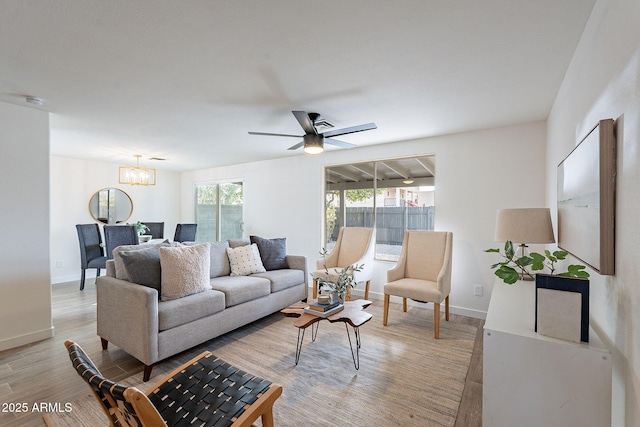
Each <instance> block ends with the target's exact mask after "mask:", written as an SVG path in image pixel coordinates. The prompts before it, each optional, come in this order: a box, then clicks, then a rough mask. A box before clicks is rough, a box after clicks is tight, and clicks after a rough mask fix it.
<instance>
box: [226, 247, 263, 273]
mask: <svg viewBox="0 0 640 427" xmlns="http://www.w3.org/2000/svg"><path fill="white" fill-rule="evenodd" d="M227 256H228V257H229V264H230V266H231V276H248V275H249V274H252V273H263V272H265V271H266V270H265V268H264V265H262V260H261V259H260V252H258V246H257V245H256V244H255V243H254V244H251V245H247V246H241V247H239V248H227Z"/></svg>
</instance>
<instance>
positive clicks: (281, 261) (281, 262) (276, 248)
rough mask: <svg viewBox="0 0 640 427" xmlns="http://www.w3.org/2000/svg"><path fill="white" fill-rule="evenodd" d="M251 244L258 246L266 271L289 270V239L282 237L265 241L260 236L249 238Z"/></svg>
mask: <svg viewBox="0 0 640 427" xmlns="http://www.w3.org/2000/svg"><path fill="white" fill-rule="evenodd" d="M249 239H250V240H251V243H255V244H256V245H258V251H259V252H260V258H261V259H262V265H264V268H265V270H267V271H270V270H280V269H283V268H289V266H288V265H287V261H286V256H287V239H286V238H284V237H280V238H277V239H264V238H262V237H258V236H249Z"/></svg>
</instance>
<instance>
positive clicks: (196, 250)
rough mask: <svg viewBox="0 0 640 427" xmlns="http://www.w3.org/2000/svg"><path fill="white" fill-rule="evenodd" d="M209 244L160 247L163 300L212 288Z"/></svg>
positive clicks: (161, 297)
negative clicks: (210, 282)
mask: <svg viewBox="0 0 640 427" xmlns="http://www.w3.org/2000/svg"><path fill="white" fill-rule="evenodd" d="M210 262H211V258H210V255H209V244H208V243H203V244H199V245H194V246H178V247H175V248H160V267H161V268H162V273H161V275H162V283H161V288H160V289H161V296H160V299H161V300H162V301H169V300H172V299H176V298H182V297H185V296H187V295H192V294H197V293H199V292H203V291H206V290H208V289H211V285H210V284H209V268H210Z"/></svg>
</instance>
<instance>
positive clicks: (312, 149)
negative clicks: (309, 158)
mask: <svg viewBox="0 0 640 427" xmlns="http://www.w3.org/2000/svg"><path fill="white" fill-rule="evenodd" d="M323 151H324V148H322V146H321V145H320V144H307V145H305V147H304V152H305V153H307V154H320V153H322V152H323Z"/></svg>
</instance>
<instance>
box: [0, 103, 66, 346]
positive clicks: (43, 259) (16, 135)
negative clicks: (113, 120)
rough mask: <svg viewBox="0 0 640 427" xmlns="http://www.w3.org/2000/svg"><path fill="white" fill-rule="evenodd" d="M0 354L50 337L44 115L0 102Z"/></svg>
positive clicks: (46, 126) (46, 121)
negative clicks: (1, 351) (0, 175)
mask: <svg viewBox="0 0 640 427" xmlns="http://www.w3.org/2000/svg"><path fill="white" fill-rule="evenodd" d="M0 173H1V174H2V179H0V236H2V245H0V295H1V297H0V350H5V349H7V348H12V347H16V346H19V345H23V344H27V343H30V342H34V341H39V340H42V339H45V338H48V337H51V336H53V324H52V321H51V288H50V285H49V283H50V282H49V114H48V113H46V112H43V111H40V110H37V109H31V108H27V107H21V106H15V105H10V104H5V103H0Z"/></svg>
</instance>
